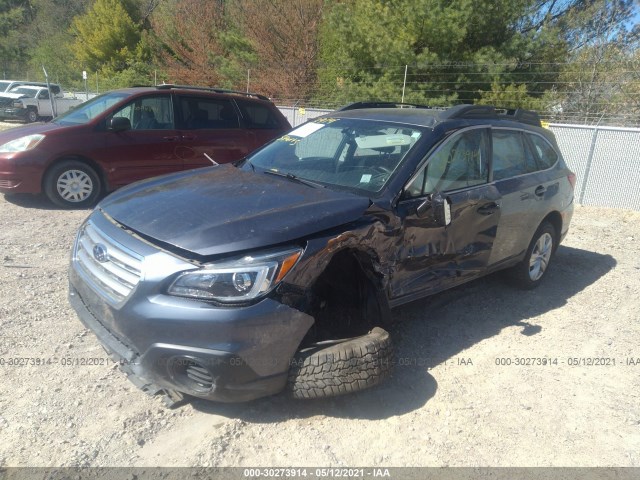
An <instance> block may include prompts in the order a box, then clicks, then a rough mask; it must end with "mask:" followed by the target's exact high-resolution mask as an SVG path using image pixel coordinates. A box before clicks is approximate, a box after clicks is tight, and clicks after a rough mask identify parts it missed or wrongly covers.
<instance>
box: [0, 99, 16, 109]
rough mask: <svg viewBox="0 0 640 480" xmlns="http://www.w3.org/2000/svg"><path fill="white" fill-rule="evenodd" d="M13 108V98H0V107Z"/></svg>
mask: <svg viewBox="0 0 640 480" xmlns="http://www.w3.org/2000/svg"><path fill="white" fill-rule="evenodd" d="M11 106H13V98H7V97H4V98H3V97H0V107H11Z"/></svg>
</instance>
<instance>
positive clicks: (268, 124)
mask: <svg viewBox="0 0 640 480" xmlns="http://www.w3.org/2000/svg"><path fill="white" fill-rule="evenodd" d="M236 103H237V104H238V107H240V112H241V113H242V117H243V119H244V122H245V124H246V125H247V127H248V128H280V122H279V121H278V119H277V118H276V116H275V115H274V114H273V111H272V110H271V109H270V108H268V107H266V106H265V105H260V104H259V103H255V102H247V101H245V100H236Z"/></svg>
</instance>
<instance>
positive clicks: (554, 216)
mask: <svg viewBox="0 0 640 480" xmlns="http://www.w3.org/2000/svg"><path fill="white" fill-rule="evenodd" d="M543 222H549V223H550V224H551V225H552V226H553V228H554V229H555V231H556V242H555V243H556V244H555V246H554V248H556V249H557V248H558V243H559V242H560V235H562V216H561V215H560V214H559V213H558V212H551V213H550V214H549V215H547V216H546V217H545V218H544V220H543Z"/></svg>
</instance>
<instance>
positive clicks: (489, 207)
mask: <svg viewBox="0 0 640 480" xmlns="http://www.w3.org/2000/svg"><path fill="white" fill-rule="evenodd" d="M499 208H500V204H499V203H496V202H491V203H487V204H486V205H483V206H482V207H480V208H478V210H476V211H477V212H478V213H479V214H480V215H493V214H494V213H495V211H496V210H498V209H499Z"/></svg>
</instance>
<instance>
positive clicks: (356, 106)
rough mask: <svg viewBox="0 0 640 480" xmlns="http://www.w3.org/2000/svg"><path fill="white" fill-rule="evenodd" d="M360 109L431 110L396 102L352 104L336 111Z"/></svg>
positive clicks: (425, 106)
mask: <svg viewBox="0 0 640 480" xmlns="http://www.w3.org/2000/svg"><path fill="white" fill-rule="evenodd" d="M361 108H431V107H429V106H427V105H416V104H414V103H396V102H376V101H372V102H354V103H349V104H347V105H345V106H344V107H340V108H339V109H338V110H337V111H338V112H344V111H345V110H358V109H361Z"/></svg>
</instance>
